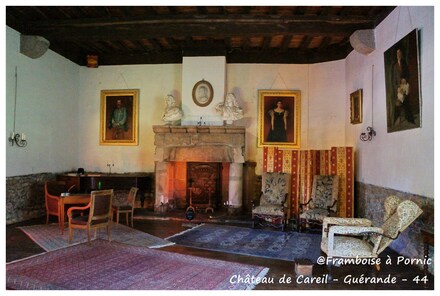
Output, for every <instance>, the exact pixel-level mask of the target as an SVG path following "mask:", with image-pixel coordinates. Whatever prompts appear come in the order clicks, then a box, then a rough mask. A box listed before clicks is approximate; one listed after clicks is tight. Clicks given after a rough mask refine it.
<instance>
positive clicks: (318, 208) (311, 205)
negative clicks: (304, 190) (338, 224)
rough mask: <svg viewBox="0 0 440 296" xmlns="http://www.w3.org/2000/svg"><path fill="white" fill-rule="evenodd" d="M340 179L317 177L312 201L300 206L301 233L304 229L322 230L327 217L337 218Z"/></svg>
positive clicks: (325, 176) (313, 185) (299, 224)
mask: <svg viewBox="0 0 440 296" xmlns="http://www.w3.org/2000/svg"><path fill="white" fill-rule="evenodd" d="M338 191H339V177H338V176H333V175H315V176H314V177H313V184H312V195H311V198H310V200H309V201H308V202H307V203H305V204H303V203H300V204H299V215H298V226H299V229H298V230H299V232H301V231H302V230H303V229H304V228H308V229H309V230H313V229H315V230H321V229H322V221H323V220H324V218H325V217H329V216H335V215H336V213H337V209H338Z"/></svg>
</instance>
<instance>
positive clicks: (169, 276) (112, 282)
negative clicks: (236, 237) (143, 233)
mask: <svg viewBox="0 0 440 296" xmlns="http://www.w3.org/2000/svg"><path fill="white" fill-rule="evenodd" d="M268 270H269V269H268V268H265V267H261V266H254V265H248V264H240V263H234V262H226V261H220V260H216V259H206V258H201V257H196V256H190V255H183V254H177V253H172V252H167V251H162V250H154V249H148V248H144V247H136V246H130V245H126V244H121V243H118V242H108V241H104V240H94V241H92V242H91V244H90V245H89V244H87V243H83V244H78V245H75V246H71V247H67V248H62V249H58V250H56V251H52V252H47V253H43V254H40V255H36V256H33V257H30V258H27V259H23V260H19V261H15V262H12V263H9V264H6V287H7V288H8V289H16V290H37V289H38V290H246V289H252V288H254V285H253V284H245V283H243V282H239V281H237V280H236V279H237V278H239V277H242V278H246V277H255V278H263V277H264V276H265V274H266V273H267V272H268Z"/></svg>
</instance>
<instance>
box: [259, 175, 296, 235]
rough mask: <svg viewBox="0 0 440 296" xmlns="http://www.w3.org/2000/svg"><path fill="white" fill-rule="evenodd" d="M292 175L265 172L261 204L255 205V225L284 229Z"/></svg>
mask: <svg viewBox="0 0 440 296" xmlns="http://www.w3.org/2000/svg"><path fill="white" fill-rule="evenodd" d="M289 188H290V175H289V174H286V173H268V172H266V173H263V178H262V188H261V196H260V204H259V205H258V206H255V205H253V208H252V221H253V224H252V226H253V227H256V226H257V225H260V226H263V227H267V226H270V227H274V228H276V229H281V231H284V227H285V225H286V224H287V218H288V217H287V214H288V209H289Z"/></svg>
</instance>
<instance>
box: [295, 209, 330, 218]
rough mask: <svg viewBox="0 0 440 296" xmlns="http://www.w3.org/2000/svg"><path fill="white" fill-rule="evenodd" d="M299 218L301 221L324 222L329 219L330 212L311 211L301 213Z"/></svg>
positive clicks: (323, 210) (324, 210)
mask: <svg viewBox="0 0 440 296" xmlns="http://www.w3.org/2000/svg"><path fill="white" fill-rule="evenodd" d="M299 217H300V218H301V219H307V220H317V221H322V220H324V218H325V217H328V211H327V210H326V209H310V210H308V211H305V212H304V213H301V214H300V215H299Z"/></svg>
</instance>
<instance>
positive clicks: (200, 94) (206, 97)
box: [192, 79, 214, 107]
mask: <svg viewBox="0 0 440 296" xmlns="http://www.w3.org/2000/svg"><path fill="white" fill-rule="evenodd" d="M192 97H193V101H194V103H195V104H196V105H197V106H200V107H206V106H208V105H209V104H211V102H212V98H213V97H214V90H213V89H212V85H211V83H209V82H208V81H206V80H204V79H202V80H200V81H199V82H197V83H196V84H195V85H194V87H193V90H192Z"/></svg>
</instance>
